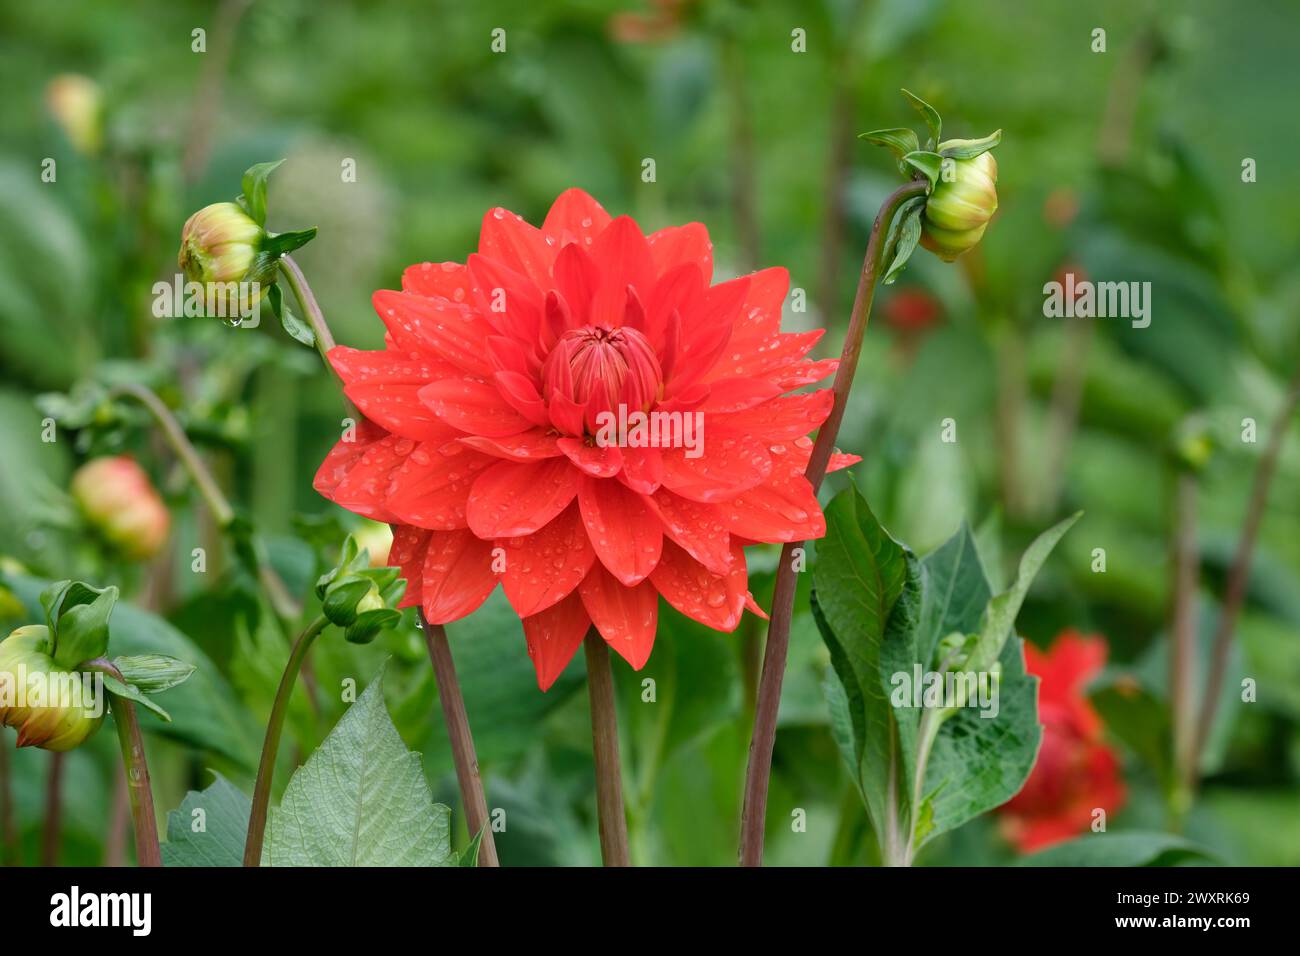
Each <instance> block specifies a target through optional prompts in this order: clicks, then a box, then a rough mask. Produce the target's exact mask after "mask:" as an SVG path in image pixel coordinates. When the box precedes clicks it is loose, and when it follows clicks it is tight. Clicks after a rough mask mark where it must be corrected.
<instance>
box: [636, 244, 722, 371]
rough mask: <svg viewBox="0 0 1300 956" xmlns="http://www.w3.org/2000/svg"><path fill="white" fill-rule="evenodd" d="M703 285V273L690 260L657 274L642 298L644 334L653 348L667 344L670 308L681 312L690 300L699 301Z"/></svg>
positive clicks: (706, 285) (704, 283) (705, 286)
mask: <svg viewBox="0 0 1300 956" xmlns="http://www.w3.org/2000/svg"><path fill="white" fill-rule="evenodd" d="M706 288H708V283H707V281H706V280H705V278H704V273H702V272H701V271H700V267H699V266H698V265H696V264H695V263H693V262H684V263H681V264H680V265H677V266H674V267H672V268H670V269H669V270H668V271H667V272H665V273H664V274H663V275H661V276H660V277H659V279H658V281H657V282H655V285H654V288H653V289H652V290H651V291H650V294H649V295H648V296H647V297H646V300H645V313H646V338H648V339H649V340H650V343H651V344H652V345H654V346H655V348H657V349H659V348H664V347H666V346H667V343H668V327H669V322H670V319H671V316H672V314H673V312H678V313H680V312H682V311H683V310H684V309H687V308H688V307H689V306H690V305H691V303H693V302H698V301H700V299H701V298H703V296H704V290H705V289H706ZM665 374H667V371H666V370H665Z"/></svg>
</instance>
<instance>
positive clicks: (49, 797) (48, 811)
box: [41, 753, 66, 866]
mask: <svg viewBox="0 0 1300 956" xmlns="http://www.w3.org/2000/svg"><path fill="white" fill-rule="evenodd" d="M65 756H66V755H65V754H62V753H51V754H50V773H49V776H48V777H46V780H45V825H44V827H43V828H42V830H41V866H58V865H59V834H60V831H61V830H62V829H63V764H64V758H65Z"/></svg>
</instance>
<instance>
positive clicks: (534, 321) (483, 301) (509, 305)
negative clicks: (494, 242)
mask: <svg viewBox="0 0 1300 956" xmlns="http://www.w3.org/2000/svg"><path fill="white" fill-rule="evenodd" d="M467 263H468V266H469V273H470V275H471V276H473V278H474V286H475V289H474V305H475V307H476V308H477V309H478V310H479V312H480V313H481V314H482V316H483V318H484V319H485V320H486V321H487V323H488V324H489V325H491V326H492V328H494V329H496V330H497V331H498V332H500V333H501V334H502V335H506V336H509V337H510V338H513V339H519V340H520V341H522V342H533V341H536V339H537V334H538V332H539V331H540V329H541V325H542V293H541V291H540V290H539V289H538V288H537V285H536V284H535V283H534V282H533V280H532V279H530V278H528V276H526V275H524V274H522V273H519V272H516V271H515V270H514V269H511V268H510V267H509V266H507V265H505V264H504V263H502V262H498V261H497V260H496V259H490V258H488V257H487V256H483V255H479V254H478V253H471V254H470V256H469V258H468V260H467Z"/></svg>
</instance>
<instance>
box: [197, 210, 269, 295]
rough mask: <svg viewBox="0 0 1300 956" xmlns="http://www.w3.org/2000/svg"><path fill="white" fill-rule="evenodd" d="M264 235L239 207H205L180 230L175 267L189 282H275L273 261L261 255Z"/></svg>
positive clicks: (260, 228)
mask: <svg viewBox="0 0 1300 956" xmlns="http://www.w3.org/2000/svg"><path fill="white" fill-rule="evenodd" d="M265 241H266V231H265V230H264V229H263V228H262V227H261V226H259V225H258V224H257V223H256V221H254V220H253V218H252V217H250V216H249V215H248V213H246V212H244V210H243V209H241V208H240V207H239V204H238V203H233V202H219V203H213V204H212V205H211V206H204V207H203V208H202V209H200V210H199V211H198V212H196V213H195V214H194V215H192V216H190V218H189V219H188V220H186V222H185V226H184V228H183V229H181V251H180V255H179V256H178V257H177V260H176V261H177V264H178V265H179V266H180V267H181V271H182V272H183V273H185V278H186V279H189V280H190V281H191V282H200V283H204V284H206V283H208V282H258V283H261V284H263V285H270V284H271V283H272V282H274V281H275V258H274V257H273V256H268V255H265V254H264V253H263V247H264V244H265Z"/></svg>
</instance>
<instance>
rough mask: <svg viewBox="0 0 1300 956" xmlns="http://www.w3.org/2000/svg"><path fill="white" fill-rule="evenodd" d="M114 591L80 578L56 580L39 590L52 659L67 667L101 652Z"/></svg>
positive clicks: (106, 643)
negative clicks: (92, 584) (98, 586)
mask: <svg viewBox="0 0 1300 956" xmlns="http://www.w3.org/2000/svg"><path fill="white" fill-rule="evenodd" d="M117 594H118V591H117V588H115V587H107V588H96V587H92V586H90V585H89V584H85V583H83V582H81V581H59V582H57V583H55V584H52V585H50V586H49V587H48V588H46V589H45V591H44V592H42V594H41V604H42V606H44V608H45V621H46V624H47V626H48V627H49V629H50V639H51V640H52V641H53V644H54V660H55V662H56V663H58V664H60V665H62V666H63V667H66V668H69V669H71V668H74V667H76V666H77V665H78V664H81V663H82V662H83V661H88V660H92V659H93V658H96V657H102V656H103V655H104V653H105V652H106V651H107V650H108V619H109V617H110V616H111V615H112V613H113V607H114V605H115V604H116V603H117Z"/></svg>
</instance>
